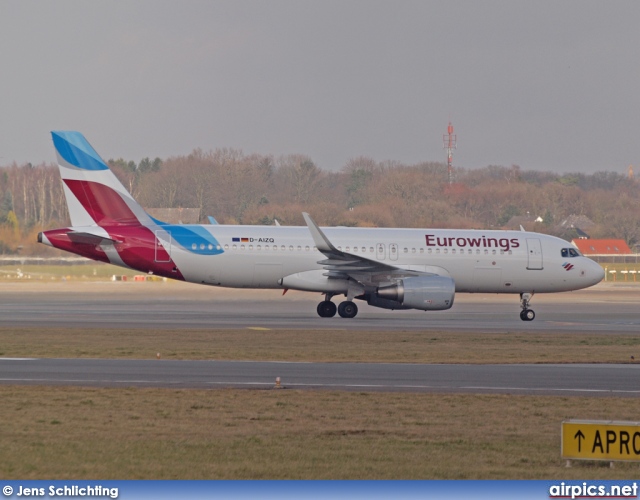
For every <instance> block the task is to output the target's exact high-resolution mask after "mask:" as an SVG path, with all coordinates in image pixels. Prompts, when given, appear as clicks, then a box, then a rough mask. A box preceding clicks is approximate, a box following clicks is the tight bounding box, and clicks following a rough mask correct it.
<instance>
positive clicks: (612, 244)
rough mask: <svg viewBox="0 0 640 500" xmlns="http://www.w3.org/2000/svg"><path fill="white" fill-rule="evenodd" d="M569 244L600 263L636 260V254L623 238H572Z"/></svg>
mask: <svg viewBox="0 0 640 500" xmlns="http://www.w3.org/2000/svg"><path fill="white" fill-rule="evenodd" d="M571 244H572V245H573V246H574V247H576V248H577V249H578V250H580V253H582V255H586V256H587V257H590V258H592V259H593V260H595V261H596V262H600V263H614V262H618V263H625V262H627V263H631V262H636V260H637V255H636V254H634V253H633V252H632V251H631V249H630V248H629V245H627V242H626V241H624V240H615V239H607V240H597V239H573V240H571Z"/></svg>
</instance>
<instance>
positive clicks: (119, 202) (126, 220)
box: [64, 179, 140, 227]
mask: <svg viewBox="0 0 640 500" xmlns="http://www.w3.org/2000/svg"><path fill="white" fill-rule="evenodd" d="M64 183H65V184H66V185H67V187H68V188H69V189H70V190H71V192H72V193H73V195H74V196H75V197H76V198H77V199H78V201H79V202H80V204H81V205H82V206H83V207H84V209H85V210H86V211H87V212H88V213H89V215H90V216H91V218H92V219H93V220H94V221H95V222H96V224H98V225H99V226H101V227H104V226H114V225H121V224H123V225H131V224H140V222H139V221H138V219H137V217H136V216H135V214H134V213H133V212H132V211H131V209H130V208H129V206H128V205H127V204H126V203H125V201H124V200H123V199H122V196H120V194H119V193H118V192H117V191H115V190H113V189H112V188H110V187H108V186H105V185H104V184H98V183H97V182H91V181H78V180H73V179H64Z"/></svg>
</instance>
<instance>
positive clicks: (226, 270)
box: [45, 225, 602, 293]
mask: <svg viewBox="0 0 640 500" xmlns="http://www.w3.org/2000/svg"><path fill="white" fill-rule="evenodd" d="M192 228H198V231H193V232H191V231H187V230H188V229H192ZM80 229H81V228H74V230H80ZM104 229H105V231H106V232H107V233H108V235H109V236H110V238H111V239H113V240H116V242H115V243H111V242H109V243H103V244H102V245H94V244H90V243H88V244H87V243H75V242H72V241H70V240H68V237H67V232H68V229H67V230H59V231H60V233H59V234H58V235H57V236H56V235H55V233H54V232H52V231H47V232H46V233H45V234H46V236H47V238H48V239H49V240H55V244H54V241H51V243H52V244H53V246H56V247H58V248H61V247H64V249H65V250H68V251H71V252H74V253H78V254H80V255H84V256H85V257H88V258H92V259H95V260H101V261H103V262H111V263H113V264H116V265H121V266H125V267H130V268H132V269H136V270H138V271H141V272H144V273H151V274H157V275H160V276H166V277H169V278H174V279H179V280H184V281H188V282H192V283H199V284H207V285H215V286H222V287H233V288H287V286H286V277H287V276H293V275H296V274H299V273H305V272H309V271H323V266H322V265H321V264H318V262H319V261H321V260H322V259H323V258H324V257H323V255H322V254H321V253H320V252H319V251H318V250H317V249H316V247H315V245H314V241H313V239H312V237H311V235H310V234H309V230H308V228H307V227H304V226H303V227H284V226H281V227H274V226H223V225H202V226H189V225H187V226H168V225H164V226H156V227H151V228H147V227H140V226H136V227H130V226H113V227H105V228H104ZM323 231H324V233H325V234H326V235H327V237H328V238H329V239H330V240H331V242H332V243H333V244H334V245H335V246H336V247H337V248H338V249H339V250H341V251H344V252H347V253H352V254H357V255H359V256H361V257H365V258H367V259H371V260H375V261H378V262H381V263H385V264H389V265H393V266H396V267H400V268H405V269H411V270H416V271H422V272H427V273H429V272H433V273H434V274H439V275H446V276H449V277H451V278H452V279H453V280H454V282H455V291H456V292H468V293H474V292H483V293H522V292H532V293H533V292H535V293H548V292H563V291H569V290H576V289H580V288H585V287H588V286H591V285H593V284H595V283H597V282H599V281H600V280H601V279H602V269H601V267H600V266H599V265H598V264H596V263H595V262H593V261H592V260H591V259H588V258H586V257H583V256H581V255H578V256H574V257H568V256H563V255H562V250H563V249H567V248H569V247H571V245H570V244H568V243H567V242H566V241H564V240H561V239H559V238H556V237H553V236H548V235H544V234H539V233H532V232H521V231H481V230H452V229H384V228H352V227H348V228H346V227H345V228H341V227H334V228H324V229H323ZM177 232H181V233H182V234H180V235H179V234H177ZM118 241H121V243H118ZM159 244H160V245H161V246H159ZM565 254H566V252H565ZM323 274H324V272H320V273H317V277H318V281H317V283H316V285H317V286H314V283H313V281H311V282H309V283H308V286H307V287H306V289H307V290H309V291H324V290H325V288H323V286H324V282H325V281H326V278H325V279H322V276H323ZM311 278H312V276H310V279H311ZM283 279H284V282H283V281H282V280H283ZM381 281H382V282H384V281H385V280H384V279H382V280H381ZM292 288H301V289H305V287H295V286H292ZM338 288H339V287H338Z"/></svg>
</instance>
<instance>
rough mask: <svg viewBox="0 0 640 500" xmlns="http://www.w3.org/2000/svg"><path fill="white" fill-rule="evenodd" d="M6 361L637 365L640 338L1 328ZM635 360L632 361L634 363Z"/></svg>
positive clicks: (0, 353)
mask: <svg viewBox="0 0 640 500" xmlns="http://www.w3.org/2000/svg"><path fill="white" fill-rule="evenodd" d="M0 339H1V342H0V356H5V357H50V358H51V357H53V358H130V359H152V358H156V356H157V354H158V353H160V356H161V358H162V359H218V360H252V361H255V360H272V361H315V362H378V363H632V362H636V360H638V362H640V337H639V336H633V335H612V334H582V335H578V334H568V333H546V332H545V333H505V334H497V333H494V334H490V333H452V332H433V331H424V332H415V331H411V332H397V331H396V332H384V331H373V332H369V331H350V332H348V334H345V332H344V331H333V330H313V331H304V330H286V329H284V330H277V329H276V330H202V329H196V330H189V329H181V330H165V329H115V330H114V329H109V328H71V329H69V328H47V329H42V328H35V327H32V328H12V327H0ZM632 357H633V358H634V359H632Z"/></svg>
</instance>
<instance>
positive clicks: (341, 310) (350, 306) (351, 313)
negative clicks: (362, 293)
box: [318, 294, 358, 318]
mask: <svg viewBox="0 0 640 500" xmlns="http://www.w3.org/2000/svg"><path fill="white" fill-rule="evenodd" d="M331 297H332V295H329V294H327V295H326V298H325V300H323V301H322V302H320V303H319V304H318V316H320V317H321V318H333V317H334V316H335V315H336V312H337V313H338V314H339V315H340V317H341V318H355V317H356V314H358V306H357V305H355V304H354V303H353V302H352V301H350V300H345V301H344V302H340V305H339V306H338V307H336V305H335V304H334V303H333V302H331Z"/></svg>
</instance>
